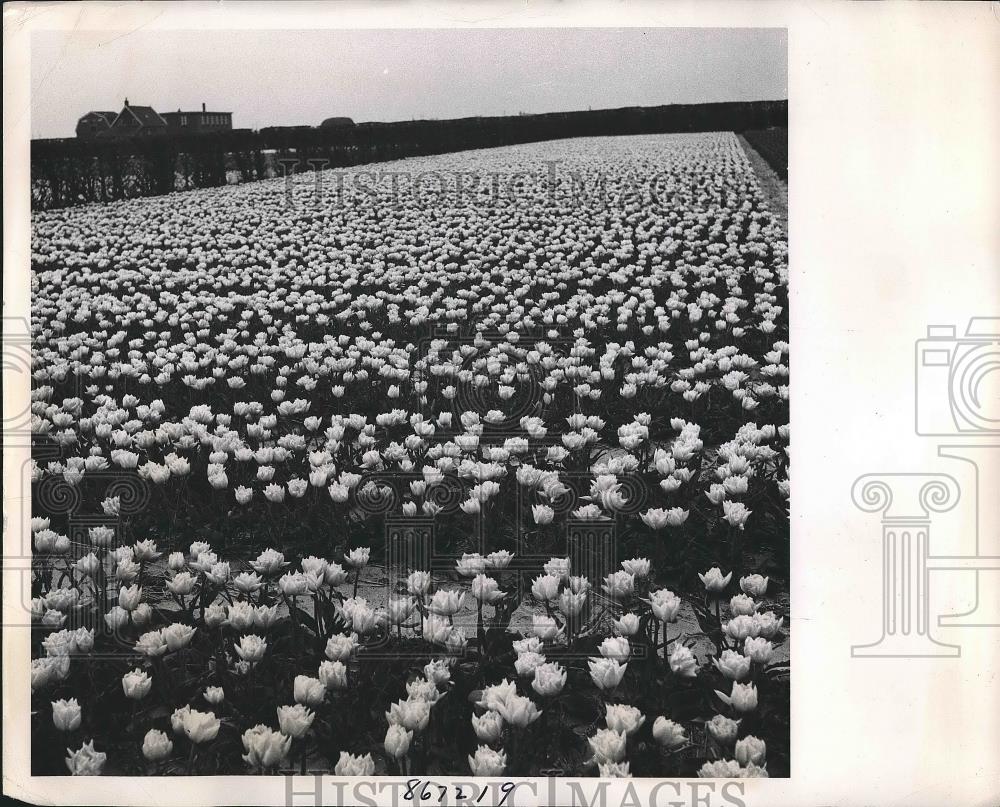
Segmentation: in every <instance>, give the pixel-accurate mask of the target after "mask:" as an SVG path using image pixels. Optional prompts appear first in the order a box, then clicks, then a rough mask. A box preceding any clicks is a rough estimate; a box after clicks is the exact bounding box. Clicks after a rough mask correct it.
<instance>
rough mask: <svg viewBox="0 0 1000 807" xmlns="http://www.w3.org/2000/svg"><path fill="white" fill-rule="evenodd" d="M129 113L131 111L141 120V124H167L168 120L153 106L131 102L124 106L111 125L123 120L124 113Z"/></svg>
mask: <svg viewBox="0 0 1000 807" xmlns="http://www.w3.org/2000/svg"><path fill="white" fill-rule="evenodd" d="M127 113H131V114H132V116H133V117H134V118H135V119H136V120H137V121H138V122H139V125H140V126H166V125H167V122H166V121H165V120H163V118H161V117H160V116H159V114H157V112H156V110H155V109H153V107H151V106H133V105H131V104H130V105H129V106H126V107H123V108H122V111H121V112H119V113H118V116H117V117H116V118H115V121H114V123H113V124H111V125H112V126H114V124H115V123H118V121H119V120H121V117H122V115H125V114H127Z"/></svg>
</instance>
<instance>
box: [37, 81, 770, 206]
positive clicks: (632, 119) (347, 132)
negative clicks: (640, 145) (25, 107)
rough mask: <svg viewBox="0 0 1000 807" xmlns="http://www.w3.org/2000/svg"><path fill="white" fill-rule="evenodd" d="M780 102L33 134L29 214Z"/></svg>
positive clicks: (629, 129) (686, 123)
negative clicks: (82, 135) (102, 134)
mask: <svg viewBox="0 0 1000 807" xmlns="http://www.w3.org/2000/svg"><path fill="white" fill-rule="evenodd" d="M787 120H788V102H787V101H755V102H746V103H726V104H676V105H670V106H660V107H632V108H625V109H602V110H593V111H586V112H567V113H553V114H546V115H517V116H510V117H493V118H460V119H457V120H421V121H399V122H395V123H361V124H358V125H355V126H341V127H331V128H312V127H272V128H266V129H261V130H260V131H251V130H249V129H237V130H233V131H229V132H210V133H205V134H179V135H172V134H163V135H151V136H147V137H133V138H129V139H110V138H109V139H106V140H105V139H97V140H78V139H63V140H34V141H32V143H31V206H32V209H34V210H46V209H51V208H59V207H68V206H71V205H77V204H86V203H88V202H111V201H116V200H119V199H130V198H134V197H139V196H156V195H160V194H165V193H171V192H172V191H176V190H186V189H190V188H208V187H217V186H220V185H226V184H235V183H240V182H247V181H252V180H256V179H264V178H267V177H269V176H275V175H276V174H281V173H285V172H287V173H298V172H303V171H310V170H316V169H317V168H337V167H346V166H352V165H360V164H362V163H373V162H384V161H386V160H397V159H400V158H403V157H415V156H421V155H428V154H442V153H446V152H454V151H466V150H469V149H480V148H492V147H496V146H510V145H514V144H517V143H532V142H538V141H543V140H557V139H561V138H568V137H597V136H603V135H632V134H657V133H665V132H706V131H744V130H746V129H765V128H768V127H771V126H786V125H787Z"/></svg>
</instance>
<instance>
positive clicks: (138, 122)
mask: <svg viewBox="0 0 1000 807" xmlns="http://www.w3.org/2000/svg"><path fill="white" fill-rule="evenodd" d="M232 128H233V113H232V112H209V111H208V110H206V109H205V104H202V105H201V111H200V112H197V111H196V112H183V111H181V110H180V109H178V110H177V111H176V112H166V113H164V114H163V115H160V114H159V113H158V112H157V111H156V110H155V109H153V108H152V107H151V106H135V105H134V104H130V103H129V102H128V98H126V99H125V105H124V106H123V107H122V109H121V112H118V113H115V112H88V113H87V114H86V115H84V116H83V117H82V118H80V120H79V121H77V124H76V136H77V137H78V138H81V139H85V140H90V139H94V138H97V137H102V138H103V137H134V136H136V135H139V136H147V135H158V134H171V133H178V132H213V131H229V130H231V129H232Z"/></svg>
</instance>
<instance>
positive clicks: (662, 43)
mask: <svg viewBox="0 0 1000 807" xmlns="http://www.w3.org/2000/svg"><path fill="white" fill-rule="evenodd" d="M786 45H787V35H786V31H785V30H784V29H778V28H770V29H768V28H654V29H640V28H621V29H608V28H604V29H595V28H576V29H573V28H548V29H544V28H543V29H538V28H535V29H509V28H508V29H466V30H455V29H437V30H435V29H419V30H418V29H408V30H325V31H158V32H156V33H149V32H143V31H141V30H140V31H136V32H134V33H129V34H122V32H120V31H116V32H98V31H73V32H44V33H39V34H36V35H34V36H33V37H32V42H31V49H32V53H31V87H32V103H31V133H32V137H36V138H37V137H72V136H73V135H74V130H75V127H76V121H77V119H78V118H80V117H81V116H82V115H84V114H86V113H87V112H89V111H91V110H111V111H117V110H119V109H120V108H121V107H122V103H123V100H124V99H125V98H126V97H127V98H128V99H129V102H130V103H132V104H136V105H143V106H152V107H153V108H154V109H156V110H157V111H158V112H171V111H175V110H177V109H179V108H180V109H184V110H193V109H201V104H202V103H203V102H204V103H205V104H206V105H207V107H208V109H209V110H210V111H217V112H232V113H233V126H234V128H241V129H244V128H245V129H259V128H261V127H264V126H297V125H309V126H315V125H318V124H319V123H320V122H321V121H322V120H323V119H324V118H327V117H332V116H345V117H349V118H353V119H354V120H355V121H356V122H361V121H393V120H410V119H413V118H417V119H419V118H461V117H468V116H474V115H514V114H517V113H519V112H523V113H539V112H561V111H569V110H579V109H587V108H592V109H601V108H609V107H622V106H655V105H659V104H674V103H697V102H718V101H751V100H753V101H756V100H775V99H784V98H787V97H788V70H787V58H786V50H787V48H786Z"/></svg>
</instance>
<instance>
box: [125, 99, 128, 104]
mask: <svg viewBox="0 0 1000 807" xmlns="http://www.w3.org/2000/svg"><path fill="white" fill-rule="evenodd" d="M125 106H128V98H126V99H125Z"/></svg>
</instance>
